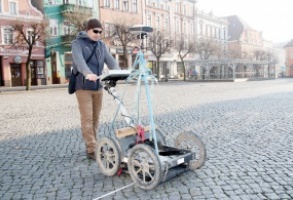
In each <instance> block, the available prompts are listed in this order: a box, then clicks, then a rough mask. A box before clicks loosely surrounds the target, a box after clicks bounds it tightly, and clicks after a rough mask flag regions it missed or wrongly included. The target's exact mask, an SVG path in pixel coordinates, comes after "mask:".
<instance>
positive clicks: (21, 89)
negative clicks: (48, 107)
mask: <svg viewBox="0 0 293 200" xmlns="http://www.w3.org/2000/svg"><path fill="white" fill-rule="evenodd" d="M67 86H68V84H53V85H33V86H31V88H30V89H31V90H39V89H50V88H65V87H67ZM25 90H26V86H19V87H0V93H2V92H11V91H25Z"/></svg>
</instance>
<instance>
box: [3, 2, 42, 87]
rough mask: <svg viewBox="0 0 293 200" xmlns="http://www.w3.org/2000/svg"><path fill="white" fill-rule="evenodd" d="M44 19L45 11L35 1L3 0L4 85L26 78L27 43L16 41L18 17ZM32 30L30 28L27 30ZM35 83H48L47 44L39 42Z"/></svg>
mask: <svg viewBox="0 0 293 200" xmlns="http://www.w3.org/2000/svg"><path fill="white" fill-rule="evenodd" d="M18 19H20V20H42V19H43V14H42V13H41V12H40V11H38V10H37V9H36V8H34V7H33V6H32V5H31V1H30V0H22V1H9V0H0V35H1V37H0V86H6V87H11V86H23V85H25V81H26V67H25V65H26V60H27V55H28V51H27V49H26V47H25V46H21V47H19V46H16V45H15V46H14V45H13V36H14V34H13V29H12V27H11V24H12V22H13V21H15V20H18ZM27 31H29V29H28V30H27ZM31 67H32V83H31V84H32V85H41V84H45V83H46V79H45V77H46V74H45V73H46V71H45V66H44V46H43V45H42V44H36V45H35V46H34V49H33V54H32V61H31Z"/></svg>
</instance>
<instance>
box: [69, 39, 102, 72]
mask: <svg viewBox="0 0 293 200" xmlns="http://www.w3.org/2000/svg"><path fill="white" fill-rule="evenodd" d="M97 46H98V44H97V42H96V43H95V45H94V49H93V51H92V53H91V55H90V56H89V57H88V59H86V64H88V63H89V61H90V60H91V58H92V57H93V55H94V53H95V51H96V49H97ZM78 74H79V72H78V71H77V72H76V74H74V76H77V75H78Z"/></svg>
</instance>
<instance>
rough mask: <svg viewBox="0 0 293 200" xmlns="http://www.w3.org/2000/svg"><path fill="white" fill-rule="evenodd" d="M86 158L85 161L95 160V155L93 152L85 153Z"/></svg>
mask: <svg viewBox="0 0 293 200" xmlns="http://www.w3.org/2000/svg"><path fill="white" fill-rule="evenodd" d="M86 157H87V159H92V160H96V154H95V152H92V153H86Z"/></svg>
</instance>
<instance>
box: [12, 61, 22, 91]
mask: <svg viewBox="0 0 293 200" xmlns="http://www.w3.org/2000/svg"><path fill="white" fill-rule="evenodd" d="M10 68H11V69H10V70H11V84H12V87H15V86H22V83H21V70H20V64H11V65H10Z"/></svg>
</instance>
